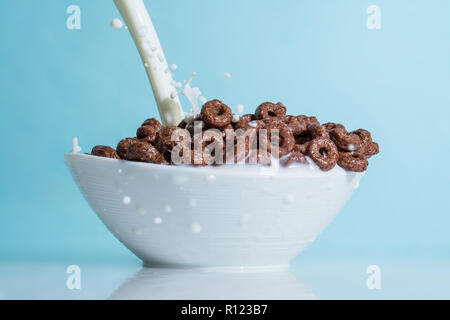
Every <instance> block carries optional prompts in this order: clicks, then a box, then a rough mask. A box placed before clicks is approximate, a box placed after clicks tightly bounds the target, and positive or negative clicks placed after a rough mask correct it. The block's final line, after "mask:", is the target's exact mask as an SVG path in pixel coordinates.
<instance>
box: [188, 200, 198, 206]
mask: <svg viewBox="0 0 450 320" xmlns="http://www.w3.org/2000/svg"><path fill="white" fill-rule="evenodd" d="M196 206H197V200H195V199H191V200H189V207H190V208H195V207H196Z"/></svg>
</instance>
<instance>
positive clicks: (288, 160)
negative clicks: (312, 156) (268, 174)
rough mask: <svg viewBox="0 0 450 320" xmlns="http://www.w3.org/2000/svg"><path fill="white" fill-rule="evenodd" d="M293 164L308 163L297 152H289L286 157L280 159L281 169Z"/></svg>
mask: <svg viewBox="0 0 450 320" xmlns="http://www.w3.org/2000/svg"><path fill="white" fill-rule="evenodd" d="M295 163H304V164H306V163H308V160H306V156H305V155H304V154H303V153H301V152H299V151H293V152H291V153H290V154H289V155H287V156H286V157H283V158H281V159H280V164H281V165H282V166H283V167H288V166H290V165H292V164H295Z"/></svg>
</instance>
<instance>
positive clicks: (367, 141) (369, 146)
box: [352, 129, 380, 158]
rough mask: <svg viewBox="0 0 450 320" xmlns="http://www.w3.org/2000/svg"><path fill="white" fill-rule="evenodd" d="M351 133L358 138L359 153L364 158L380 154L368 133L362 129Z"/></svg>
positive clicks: (376, 144)
mask: <svg viewBox="0 0 450 320" xmlns="http://www.w3.org/2000/svg"><path fill="white" fill-rule="evenodd" d="M352 133H354V134H356V135H357V136H359V139H360V142H361V151H360V152H361V153H363V154H364V155H365V156H366V157H368V158H370V157H372V156H374V155H376V154H378V153H379V152H380V149H379V146H378V143H376V142H373V140H372V135H371V134H370V132H369V131H367V130H364V129H359V130H356V131H353V132H352Z"/></svg>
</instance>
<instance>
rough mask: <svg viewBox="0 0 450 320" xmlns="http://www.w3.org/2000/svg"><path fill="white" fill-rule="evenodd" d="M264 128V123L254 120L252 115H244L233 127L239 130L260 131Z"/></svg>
mask: <svg viewBox="0 0 450 320" xmlns="http://www.w3.org/2000/svg"><path fill="white" fill-rule="evenodd" d="M264 126H265V123H264V122H262V121H261V120H255V118H254V115H253V114H246V115H243V116H242V117H241V118H240V119H239V121H238V122H237V123H236V125H235V128H236V129H241V130H247V129H262V128H263V127H264Z"/></svg>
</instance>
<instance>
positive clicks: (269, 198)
mask: <svg viewBox="0 0 450 320" xmlns="http://www.w3.org/2000/svg"><path fill="white" fill-rule="evenodd" d="M65 159H66V164H67V166H68V167H69V169H70V171H71V173H72V176H73V178H74V179H75V181H76V183H77V185H78V186H79V188H80V190H81V192H82V193H83V195H84V196H85V198H86V200H87V201H88V202H89V204H90V205H91V207H92V209H93V210H94V211H95V212H96V213H97V215H98V216H99V218H100V219H101V220H102V221H103V223H104V224H105V225H106V226H107V227H108V229H109V230H110V231H111V232H112V233H113V234H114V235H115V236H116V237H117V238H118V239H119V240H120V241H121V242H122V243H123V244H124V245H125V246H126V247H127V248H129V249H130V250H131V251H132V252H134V253H135V254H136V255H137V256H138V257H139V258H141V259H142V260H143V261H144V263H145V264H146V265H151V266H159V267H162V266H164V267H167V266H172V267H186V266H190V267H210V266H267V265H283V264H287V263H289V261H290V260H291V259H293V258H294V257H295V256H296V255H297V254H298V253H300V251H302V250H303V249H304V248H305V247H307V246H308V245H310V244H311V243H312V242H313V241H314V240H315V239H316V237H317V236H318V235H319V234H320V233H321V232H322V231H323V230H324V228H325V227H326V226H327V225H328V224H329V223H330V222H331V221H332V220H333V218H334V217H335V216H336V215H337V213H338V212H339V211H340V210H341V209H342V208H343V206H344V205H345V203H346V202H347V200H348V199H349V198H350V196H351V194H352V192H353V190H354V189H356V188H357V187H358V185H359V180H360V178H361V177H362V174H355V173H349V172H346V171H344V170H342V169H341V168H338V167H336V168H335V169H333V170H332V171H330V172H321V171H320V170H315V169H314V170H313V169H311V168H309V167H308V166H306V165H303V166H302V167H301V168H300V167H298V168H289V169H286V168H282V169H280V170H279V171H278V172H274V171H271V170H268V169H267V168H260V167H257V166H250V167H249V166H246V167H243V166H224V167H207V168H194V167H173V166H161V165H153V164H147V163H136V162H128V161H122V160H115V159H107V158H99V157H94V156H89V155H83V154H68V155H66V157H65Z"/></svg>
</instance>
